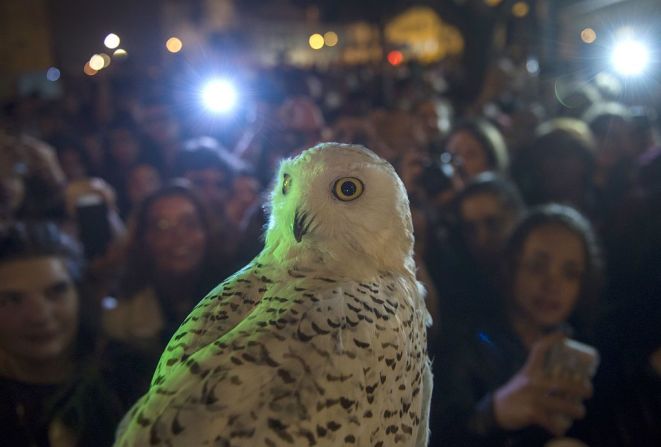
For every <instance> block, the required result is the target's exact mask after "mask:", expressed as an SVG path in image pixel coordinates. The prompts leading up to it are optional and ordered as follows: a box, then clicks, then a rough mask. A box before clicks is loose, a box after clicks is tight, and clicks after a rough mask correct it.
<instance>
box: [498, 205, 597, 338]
mask: <svg viewBox="0 0 661 447" xmlns="http://www.w3.org/2000/svg"><path fill="white" fill-rule="evenodd" d="M549 225H558V226H561V227H563V228H565V229H567V230H569V231H570V232H572V233H573V234H575V235H576V236H578V237H579V238H580V240H581V243H582V245H583V251H584V253H585V260H586V262H585V267H586V268H585V272H584V273H583V277H582V278H581V289H580V292H579V297H578V302H577V304H576V307H575V309H574V311H573V312H572V315H571V316H570V317H569V323H570V324H571V325H572V326H573V328H574V329H575V330H576V333H577V335H578V336H579V337H581V338H589V337H590V336H591V335H592V331H593V329H594V323H595V321H594V320H595V318H596V316H597V315H596V314H597V301H598V298H599V294H600V293H601V288H602V285H603V257H602V251H601V247H600V244H599V241H598V239H597V236H596V234H595V231H594V229H593V227H592V224H591V223H590V221H589V220H588V219H587V218H585V217H584V216H583V215H582V214H581V213H580V212H578V211H577V210H576V209H574V208H572V207H569V206H566V205H559V204H548V205H542V206H539V207H535V208H532V209H530V210H529V212H528V213H527V214H526V215H525V217H524V218H523V219H522V220H521V221H520V223H519V225H518V226H517V227H516V228H515V229H514V231H513V232H512V235H511V236H510V239H509V241H508V243H507V246H506V249H505V260H506V268H505V285H506V290H507V291H508V292H509V295H511V294H512V290H513V284H514V278H515V275H516V271H517V266H518V263H519V259H520V257H521V251H522V250H523V246H524V244H525V242H526V240H527V239H528V237H529V236H530V234H531V233H532V232H533V231H535V230H537V229H538V228H541V227H545V226H549Z"/></svg>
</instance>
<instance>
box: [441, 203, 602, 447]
mask: <svg viewBox="0 0 661 447" xmlns="http://www.w3.org/2000/svg"><path fill="white" fill-rule="evenodd" d="M505 263H506V265H507V272H506V273H505V274H504V278H505V281H504V282H503V288H502V293H501V295H502V296H503V297H504V299H503V303H502V312H501V316H498V315H493V317H492V319H491V321H490V322H488V323H484V324H483V325H482V326H481V327H479V328H478V329H477V330H475V331H473V333H472V334H470V336H468V337H466V338H462V339H461V341H458V340H454V341H453V342H448V343H444V346H443V349H442V351H441V353H440V354H439V355H437V356H436V359H435V361H434V366H435V370H436V371H435V380H436V384H435V387H434V392H435V398H434V404H433V408H432V419H433V423H432V433H433V436H432V444H433V445H439V446H440V445H471V446H480V445H508V446H518V445H521V446H536V445H540V446H541V445H544V443H545V442H547V441H548V440H549V439H551V438H552V436H562V435H564V434H565V433H567V431H568V430H569V429H570V428H571V426H572V423H573V421H575V420H577V419H580V418H582V417H583V416H584V415H585V407H584V406H583V404H582V401H583V400H584V399H586V398H588V397H590V394H591V388H592V387H591V384H590V383H589V381H587V380H585V381H579V382H573V381H569V380H567V379H563V378H557V377H551V376H549V375H547V370H546V365H545V360H546V356H547V355H548V352H549V350H550V349H551V348H552V347H553V346H554V345H555V344H556V343H558V342H560V341H561V340H562V338H563V337H564V335H565V334H567V332H568V331H569V328H571V330H572V331H573V338H577V339H579V340H585V339H586V338H587V337H588V336H589V334H590V330H591V326H592V320H593V318H594V316H595V315H594V314H595V311H594V305H595V300H596V297H597V290H598V284H599V282H600V281H599V277H600V266H601V262H600V255H599V252H598V248H597V244H596V242H595V236H594V233H593V230H592V228H591V226H590V224H589V222H588V221H587V220H586V219H585V218H584V217H583V216H582V215H581V214H579V213H578V212H577V211H575V210H574V209H572V208H569V207H565V206H561V205H547V206H545V207H542V208H538V209H535V210H532V211H531V212H530V213H529V214H528V215H527V216H526V217H525V218H524V219H523V220H522V221H521V223H520V224H519V225H518V226H517V227H516V229H515V230H514V232H513V234H512V236H511V237H510V239H509V241H508V245H507V248H506V251H505Z"/></svg>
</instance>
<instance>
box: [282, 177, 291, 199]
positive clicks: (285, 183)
mask: <svg viewBox="0 0 661 447" xmlns="http://www.w3.org/2000/svg"><path fill="white" fill-rule="evenodd" d="M289 188H291V175H289V174H285V175H284V176H283V179H282V195H283V196H284V195H286V194H287V192H289Z"/></svg>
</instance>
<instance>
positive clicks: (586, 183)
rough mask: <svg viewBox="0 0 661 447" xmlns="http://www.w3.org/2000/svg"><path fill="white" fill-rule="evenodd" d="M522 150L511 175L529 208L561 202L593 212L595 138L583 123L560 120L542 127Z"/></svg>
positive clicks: (589, 212)
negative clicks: (530, 206)
mask: <svg viewBox="0 0 661 447" xmlns="http://www.w3.org/2000/svg"><path fill="white" fill-rule="evenodd" d="M536 134H537V136H536V138H535V140H534V141H533V142H532V143H531V145H530V146H528V147H526V148H524V149H522V150H521V152H520V153H519V154H518V156H517V159H516V160H515V162H514V164H513V166H512V176H513V178H514V179H515V181H516V182H517V184H518V185H519V188H520V189H521V193H522V194H523V197H524V199H525V201H526V203H528V204H529V205H538V204H543V203H549V202H559V203H565V204H569V205H572V206H574V207H576V208H578V209H580V210H581V211H583V212H586V213H588V214H592V213H593V212H594V201H595V198H594V182H593V174H594V171H595V158H594V139H593V136H592V132H590V129H589V128H588V127H587V126H586V125H585V123H583V122H582V121H579V120H576V119H573V118H558V119H555V120H551V121H548V122H546V123H544V124H542V125H540V126H539V127H538V129H537V131H536Z"/></svg>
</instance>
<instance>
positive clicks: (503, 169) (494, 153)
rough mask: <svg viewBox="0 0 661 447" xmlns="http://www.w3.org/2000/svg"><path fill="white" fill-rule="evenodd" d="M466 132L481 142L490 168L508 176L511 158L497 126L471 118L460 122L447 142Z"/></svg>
mask: <svg viewBox="0 0 661 447" xmlns="http://www.w3.org/2000/svg"><path fill="white" fill-rule="evenodd" d="M460 131H465V132H468V133H470V134H471V135H472V136H473V137H474V138H475V139H476V140H477V141H479V142H480V144H481V145H482V148H483V149H484V153H485V155H486V157H487V160H488V163H489V168H490V170H492V171H496V172H498V173H499V174H503V175H504V174H506V173H507V169H508V168H509V156H508V154H507V145H506V143H505V139H504V138H503V135H502V133H501V132H500V130H498V128H497V127H496V126H494V125H493V124H492V123H491V122H489V121H488V120H486V119H484V118H471V119H466V120H463V121H460V122H458V123H457V124H455V125H454V126H453V128H452V130H451V131H450V134H449V135H448V136H447V138H446V139H445V142H446V144H447V142H448V141H449V140H450V138H451V137H452V136H453V135H455V134H456V133H457V132H460Z"/></svg>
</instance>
